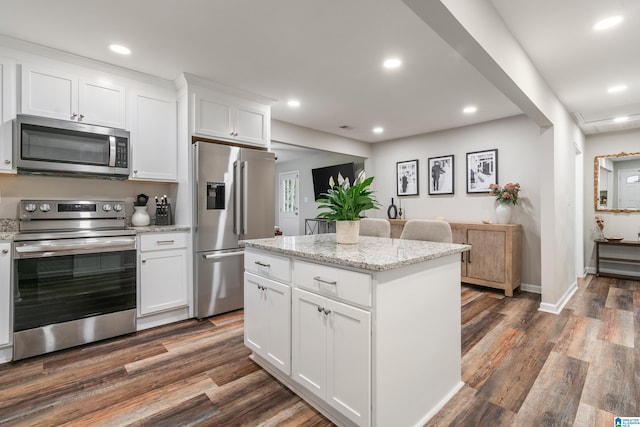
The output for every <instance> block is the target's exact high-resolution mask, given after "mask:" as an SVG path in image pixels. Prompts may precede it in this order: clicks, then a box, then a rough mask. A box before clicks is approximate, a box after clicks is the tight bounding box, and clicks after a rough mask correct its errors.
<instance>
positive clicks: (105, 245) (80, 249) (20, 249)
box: [15, 237, 136, 259]
mask: <svg viewBox="0 0 640 427" xmlns="http://www.w3.org/2000/svg"><path fill="white" fill-rule="evenodd" d="M135 249H136V241H135V237H113V238H109V237H107V238H99V239H81V240H73V241H65V242H60V241H50V240H48V241H43V242H30V243H26V244H23V245H16V246H15V258H18V259H24V258H44V257H52V256H63V255H78V254H83V253H96V252H117V251H126V250H135Z"/></svg>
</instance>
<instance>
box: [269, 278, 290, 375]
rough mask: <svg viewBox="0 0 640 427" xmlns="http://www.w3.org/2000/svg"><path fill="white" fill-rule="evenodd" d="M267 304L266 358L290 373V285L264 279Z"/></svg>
mask: <svg viewBox="0 0 640 427" xmlns="http://www.w3.org/2000/svg"><path fill="white" fill-rule="evenodd" d="M265 282H266V283H267V285H266V288H267V289H266V291H265V292H266V294H267V297H266V301H265V302H266V306H267V354H266V358H267V360H268V361H269V362H271V363H272V364H273V365H274V366H275V367H277V368H278V369H280V370H281V371H282V372H284V373H285V374H287V375H289V374H290V373H291V287H290V286H288V285H285V284H282V283H278V282H274V281H272V280H267V279H265Z"/></svg>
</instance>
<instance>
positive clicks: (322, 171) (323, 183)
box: [311, 162, 356, 200]
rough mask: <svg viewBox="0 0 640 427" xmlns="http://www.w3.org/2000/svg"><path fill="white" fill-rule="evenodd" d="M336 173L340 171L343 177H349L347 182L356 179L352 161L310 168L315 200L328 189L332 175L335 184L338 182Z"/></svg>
mask: <svg viewBox="0 0 640 427" xmlns="http://www.w3.org/2000/svg"><path fill="white" fill-rule="evenodd" d="M338 173H340V174H341V175H342V177H343V178H345V179H346V178H349V182H353V181H354V180H355V179H356V177H355V174H356V172H355V165H354V164H353V162H352V163H343V164H341V165H335V166H326V167H323V168H317V169H311V176H312V177H313V193H314V196H315V200H318V199H319V198H320V197H321V196H320V195H321V194H322V193H326V192H327V190H328V189H329V178H330V177H333V180H334V181H335V182H336V184H337V183H338Z"/></svg>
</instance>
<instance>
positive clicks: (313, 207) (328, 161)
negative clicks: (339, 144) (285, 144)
mask: <svg viewBox="0 0 640 427" xmlns="http://www.w3.org/2000/svg"><path fill="white" fill-rule="evenodd" d="M276 154H277V153H276ZM351 162H354V163H356V169H357V164H358V163H363V162H364V159H363V158H361V157H357V156H350V155H346V154H339V153H328V152H322V151H319V152H318V153H317V154H314V155H310V156H309V155H307V156H304V157H301V158H298V159H294V160H290V161H287V162H278V163H276V177H275V179H276V187H275V188H276V189H278V187H279V183H278V179H279V176H280V174H281V173H283V172H292V171H299V183H298V185H299V191H300V193H299V197H300V206H299V212H298V213H299V222H300V224H299V230H300V234H305V229H304V220H305V219H306V218H315V217H316V216H317V215H318V208H317V206H318V204H317V203H316V201H315V197H314V192H313V177H312V176H311V169H315V168H320V167H325V166H333V165H339V164H342V163H351ZM276 191H278V190H276ZM278 196H279V195H278V194H276V223H277V222H278V214H279V212H278V210H279V206H278V202H277V201H278Z"/></svg>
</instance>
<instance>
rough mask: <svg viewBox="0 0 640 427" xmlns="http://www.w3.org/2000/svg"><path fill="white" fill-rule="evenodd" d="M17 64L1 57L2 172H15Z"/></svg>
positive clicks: (0, 165)
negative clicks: (14, 134) (14, 139)
mask: <svg viewBox="0 0 640 427" xmlns="http://www.w3.org/2000/svg"><path fill="white" fill-rule="evenodd" d="M15 81H16V77H15V63H14V62H13V61H12V60H10V59H6V58H2V57H0V172H15V167H14V166H13V146H12V141H13V138H12V136H11V135H12V120H13V119H15V117H16V96H15V89H14V88H15Z"/></svg>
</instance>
